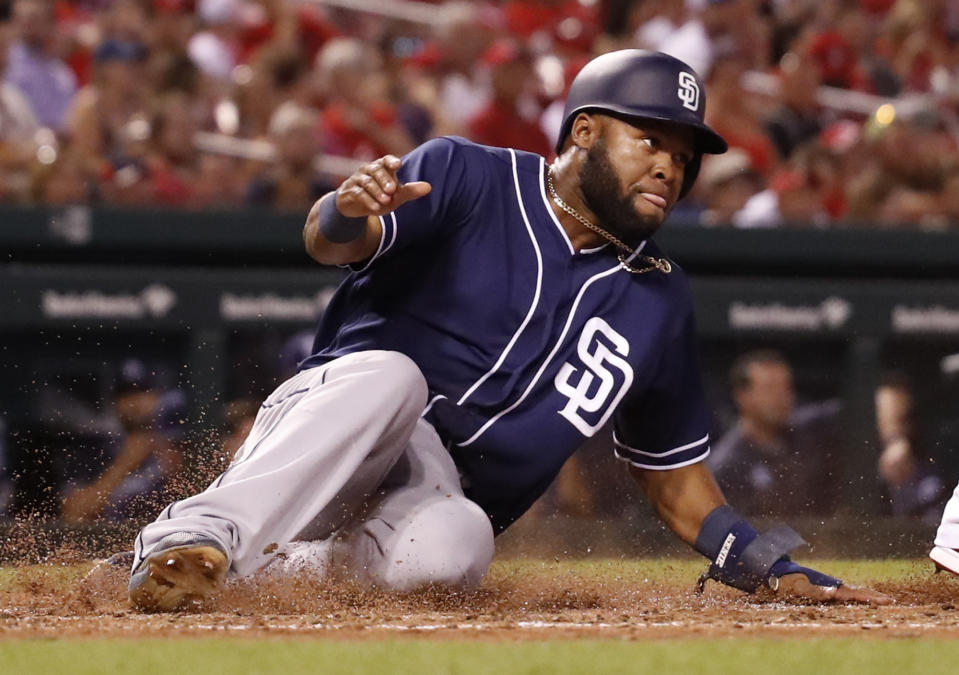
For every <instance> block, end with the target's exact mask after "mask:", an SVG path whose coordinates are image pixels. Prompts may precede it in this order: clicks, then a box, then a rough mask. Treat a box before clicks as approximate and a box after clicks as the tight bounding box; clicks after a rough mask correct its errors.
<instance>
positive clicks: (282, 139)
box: [246, 102, 335, 210]
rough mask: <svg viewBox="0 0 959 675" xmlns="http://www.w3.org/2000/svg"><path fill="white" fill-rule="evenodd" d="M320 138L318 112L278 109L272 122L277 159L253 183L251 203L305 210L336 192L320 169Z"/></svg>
mask: <svg viewBox="0 0 959 675" xmlns="http://www.w3.org/2000/svg"><path fill="white" fill-rule="evenodd" d="M317 135H318V125H317V114H316V112H315V111H313V110H311V109H309V108H304V107H303V106H301V105H299V104H297V103H292V102H288V103H287V104H286V105H284V106H281V107H280V108H279V109H277V111H276V112H275V113H274V114H273V119H272V120H270V140H271V141H272V142H273V145H274V146H275V147H276V149H277V159H276V161H275V162H274V163H272V164H271V165H270V166H269V167H268V168H267V169H266V170H265V171H263V172H262V173H260V174H259V175H257V176H256V177H254V179H253V180H252V182H250V184H249V187H248V188H247V193H246V201H247V203H249V204H256V205H263V206H273V207H276V208H280V209H290V210H294V209H300V210H302V209H304V208H308V207H309V206H310V205H311V204H313V203H314V202H315V201H316V200H317V199H319V198H320V197H322V196H323V195H325V194H326V193H327V192H330V191H331V190H333V189H335V185H333V183H332V181H330V180H329V179H328V178H327V177H326V176H325V175H324V174H323V173H322V172H321V171H319V170H318V169H317V167H316V160H317V158H318V156H319V155H320V154H321V150H320V142H319V138H318V137H317Z"/></svg>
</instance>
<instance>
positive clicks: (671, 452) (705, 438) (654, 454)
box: [613, 431, 709, 457]
mask: <svg viewBox="0 0 959 675" xmlns="http://www.w3.org/2000/svg"><path fill="white" fill-rule="evenodd" d="M708 440H709V434H706V435H705V436H703V437H702V438H700V439H699V440H698V441H693V442H692V443H687V444H686V445H680V446H679V447H678V448H673V449H672V450H667V451H666V452H647V451H645V450H637V449H636V448H633V447H630V446H628V445H626V444H625V443H623V442H622V441H621V440H619V438H617V437H616V432H615V431H614V432H613V443H615V444H616V445H618V446H619V447H621V448H622V449H623V450H629V451H630V452H635V453H636V454H637V455H646V456H647V457H668V456H669V455H675V454H676V453H677V452H682V451H683V450H689V449H690V448H694V447H696V446H697V445H702V444H703V443H705V442H706V441H708Z"/></svg>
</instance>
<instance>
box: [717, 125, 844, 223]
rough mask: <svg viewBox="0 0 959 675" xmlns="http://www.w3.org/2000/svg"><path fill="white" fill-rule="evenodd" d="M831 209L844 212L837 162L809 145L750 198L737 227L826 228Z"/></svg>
mask: <svg viewBox="0 0 959 675" xmlns="http://www.w3.org/2000/svg"><path fill="white" fill-rule="evenodd" d="M830 207H832V208H834V209H836V210H837V212H838V211H843V210H844V209H845V201H844V194H843V183H842V181H841V180H840V173H839V167H838V166H837V165H836V163H835V161H834V158H833V157H832V156H831V155H830V154H829V153H828V152H826V151H825V150H824V149H823V148H821V147H820V146H819V145H818V144H817V143H815V142H811V143H807V144H806V145H805V146H803V147H801V148H799V149H797V150H795V151H794V152H793V155H792V157H790V158H789V160H788V161H787V162H786V163H785V164H784V165H782V166H781V167H780V168H779V169H778V170H777V171H776V172H775V173H773V175H772V176H771V177H770V179H769V184H768V187H767V188H766V189H765V190H762V191H761V192H757V193H756V194H754V195H752V196H751V197H749V198H748V199H747V201H746V203H745V204H744V205H743V206H742V208H741V209H740V210H739V211H738V212H736V213H735V214H734V216H733V224H734V225H735V226H736V227H743V228H752V227H779V226H782V225H790V226H794V225H798V226H800V227H803V226H805V227H809V226H811V225H812V226H825V225H828V224H829V222H830V217H831V211H830Z"/></svg>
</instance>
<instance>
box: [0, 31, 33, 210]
mask: <svg viewBox="0 0 959 675" xmlns="http://www.w3.org/2000/svg"><path fill="white" fill-rule="evenodd" d="M11 38H12V33H11V29H10V27H9V25H7V24H0V198H2V199H7V200H10V201H19V200H21V199H23V198H25V197H26V196H27V195H28V192H29V188H30V167H31V166H32V165H33V163H34V162H35V161H36V157H37V147H38V146H37V131H38V130H39V128H40V125H39V124H38V123H37V119H36V117H34V115H33V111H32V110H31V108H30V102H29V101H28V100H27V98H26V97H25V96H24V95H23V92H22V91H20V89H19V87H17V86H16V85H15V84H13V83H11V82H9V81H6V80H5V79H3V74H4V73H5V72H6V70H7V53H8V47H9V45H10V40H11Z"/></svg>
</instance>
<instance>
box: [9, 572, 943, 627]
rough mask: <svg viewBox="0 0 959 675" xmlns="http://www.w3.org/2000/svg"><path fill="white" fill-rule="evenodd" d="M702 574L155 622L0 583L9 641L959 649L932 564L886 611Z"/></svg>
mask: <svg viewBox="0 0 959 675" xmlns="http://www.w3.org/2000/svg"><path fill="white" fill-rule="evenodd" d="M620 568H621V569H622V571H623V572H622V574H620V573H619V572H617V570H619V569H620ZM695 569H696V567H695V566H693V565H691V564H688V563H677V564H675V565H673V564H671V563H664V562H662V561H615V562H612V563H609V564H608V565H607V566H606V567H604V568H603V571H601V572H600V573H597V571H596V570H595V569H590V568H588V567H586V568H584V567H582V566H578V565H577V564H576V563H558V562H557V563H553V562H550V563H544V562H530V561H527V562H519V563H515V562H514V563H500V564H497V565H496V566H494V569H493V570H492V572H491V574H490V577H489V579H488V580H487V581H486V582H485V583H484V585H483V587H482V588H481V589H480V590H478V591H476V592H473V593H468V594H450V593H448V592H440V591H437V590H434V591H426V592H422V593H418V594H413V595H406V596H400V597H397V596H395V595H387V594H383V593H378V592H376V591H363V590H359V589H356V588H352V587H350V586H349V585H343V584H338V585H333V584H330V583H327V582H323V581H321V580H316V579H311V578H309V577H297V578H294V579H285V580H263V581H259V582H233V583H229V584H227V585H226V586H225V587H224V588H223V590H222V591H221V592H220V593H219V594H218V596H217V597H216V598H214V599H213V600H212V601H211V602H210V603H209V604H208V606H206V607H204V608H202V609H200V610H197V611H195V612H191V613H181V614H168V615H144V614H140V613H137V612H134V611H132V610H131V609H130V607H129V605H128V603H127V600H126V593H125V586H126V578H127V574H126V571H125V570H118V569H100V570H97V571H96V572H95V573H93V574H88V570H89V565H77V564H71V565H47V566H25V567H20V568H14V569H13V570H9V569H8V570H7V571H8V573H9V576H8V578H7V580H6V581H4V582H3V583H0V637H2V638H3V639H22V638H54V637H55V638H68V637H80V638H84V637H91V638H92V637H96V638H102V637H131V638H143V637H159V636H164V637H168V636H172V635H176V636H198V635H204V636H209V635H231V636H247V637H249V638H262V637H267V636H283V637H290V636H304V637H307V636H308V637H313V638H316V637H329V638H337V639H338V638H350V639H357V638H361V639H366V638H368V639H382V638H384V637H396V636H398V635H416V636H424V635H428V636H430V637H432V638H439V639H479V640H510V641H514V640H538V639H544V638H556V637H560V636H562V637H592V638H619V639H633V640H642V639H672V638H683V637H721V636H726V635H737V636H743V635H762V636H776V635H782V636H789V637H807V636H808V637H823V636H827V635H828V636H837V635H839V636H842V635H845V636H849V635H852V634H855V635H867V634H868V635H869V636H874V637H877V638H902V637H933V636H936V637H959V611H957V609H956V607H957V605H959V579H955V578H952V577H946V576H945V575H941V574H940V575H935V576H934V575H932V573H931V570H930V568H929V566H928V565H926V564H924V563H919V562H917V563H915V573H910V574H908V575H906V578H905V579H903V580H899V581H895V582H889V581H881V580H872V581H870V580H869V579H860V581H863V582H870V583H869V585H871V586H872V587H874V588H877V589H878V590H881V591H883V592H885V593H887V594H889V595H891V596H893V597H894V598H895V599H896V601H897V603H896V604H895V605H893V606H891V607H884V608H874V607H862V606H818V605H804V604H801V603H796V604H787V603H783V602H775V601H771V600H764V599H762V598H757V597H750V596H745V595H743V594H741V593H739V592H737V591H734V590H732V589H728V588H724V587H721V586H718V585H710V586H709V587H708V588H707V591H706V593H705V594H703V595H697V594H696V593H694V592H693V590H692V587H693V585H694V584H693V582H694V581H695ZM85 575H86V577H85Z"/></svg>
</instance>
